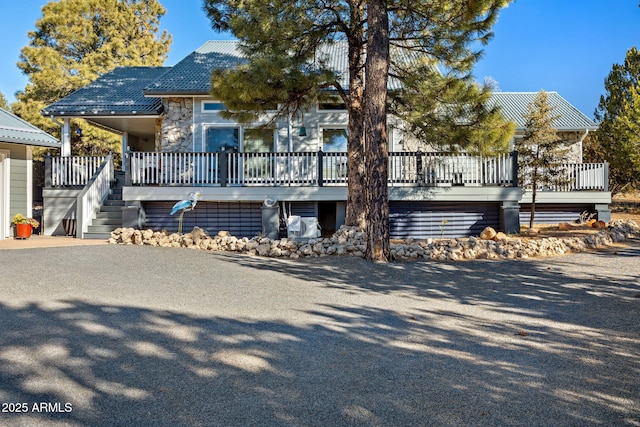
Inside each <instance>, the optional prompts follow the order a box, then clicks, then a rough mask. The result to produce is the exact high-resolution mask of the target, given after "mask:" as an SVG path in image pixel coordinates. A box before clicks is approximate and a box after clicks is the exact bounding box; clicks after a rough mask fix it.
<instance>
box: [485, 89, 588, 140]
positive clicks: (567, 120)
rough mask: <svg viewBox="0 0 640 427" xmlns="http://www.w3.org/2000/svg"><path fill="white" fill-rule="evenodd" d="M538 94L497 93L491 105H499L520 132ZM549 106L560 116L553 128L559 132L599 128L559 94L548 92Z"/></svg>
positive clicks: (493, 95) (494, 94) (493, 96)
mask: <svg viewBox="0 0 640 427" xmlns="http://www.w3.org/2000/svg"><path fill="white" fill-rule="evenodd" d="M536 95H537V92H495V93H493V94H492V95H491V100H490V101H489V102H490V104H491V105H492V106H493V105H496V104H497V105H499V106H500V107H501V108H502V114H504V116H505V118H506V119H508V120H509V119H510V120H513V121H514V122H516V123H517V125H518V130H523V129H524V128H525V123H526V120H525V118H524V114H526V113H527V111H528V105H529V104H531V103H533V101H534V99H535V97H536ZM547 95H548V101H549V104H550V105H551V106H552V107H555V109H554V110H553V113H554V114H558V115H560V118H559V119H558V120H556V121H555V122H554V124H553V126H554V127H555V128H556V129H558V130H563V131H570V130H587V129H588V130H595V129H597V128H598V126H597V125H596V124H595V122H594V121H593V120H591V119H590V118H588V117H587V116H586V115H584V114H583V113H582V112H581V111H580V110H578V109H577V108H576V107H574V106H573V105H571V104H570V103H569V102H568V101H567V100H566V99H564V98H563V97H561V96H560V95H559V94H558V93H557V92H547Z"/></svg>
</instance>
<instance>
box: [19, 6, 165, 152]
mask: <svg viewBox="0 0 640 427" xmlns="http://www.w3.org/2000/svg"><path fill="white" fill-rule="evenodd" d="M164 13H165V10H164V8H163V7H162V6H161V4H160V3H159V2H158V1H157V0H59V1H51V2H49V3H47V4H46V5H45V6H44V7H43V8H42V17H41V18H40V19H39V20H38V21H37V22H36V24H35V30H34V31H31V32H29V39H30V42H29V45H28V46H25V47H24V48H23V49H22V51H21V54H20V61H19V62H18V64H17V65H18V67H19V68H20V69H21V70H22V72H23V73H24V74H26V75H27V76H28V77H29V83H28V84H27V86H26V88H25V89H24V91H21V92H18V94H17V100H18V102H17V103H15V104H14V105H13V107H14V111H15V113H16V114H17V115H19V116H20V117H22V118H24V119H25V120H27V121H29V122H30V123H33V124H34V125H36V126H38V127H40V128H41V129H43V130H45V131H46V132H49V133H51V134H52V135H58V136H59V135H60V127H59V126H58V125H57V124H55V123H54V122H52V121H51V120H49V119H48V118H45V117H42V116H41V115H40V111H41V110H42V109H43V108H44V107H45V106H47V105H49V104H51V103H53V102H55V101H58V100H59V99H61V98H63V97H65V96H67V95H68V94H70V93H71V92H73V91H74V90H77V89H79V88H81V87H83V86H85V85H87V84H88V83H90V82H91V81H93V80H95V79H96V78H98V77H99V76H101V75H103V74H105V73H107V72H109V71H111V70H112V69H113V68H115V67H118V66H131V65H150V66H151V65H162V63H163V62H164V60H165V59H166V57H167V54H168V51H169V46H170V44H171V37H170V36H169V35H168V34H167V33H166V32H163V33H162V34H159V21H160V18H161V17H162V16H163V15H164ZM72 124H73V125H72V128H73V129H72V132H71V136H72V138H71V146H72V148H71V149H72V153H73V154H74V155H96V154H105V153H107V152H109V151H113V152H114V153H119V152H120V139H119V138H118V137H117V136H115V135H114V134H113V133H110V132H105V131H102V130H98V129H96V128H91V127H90V125H88V124H87V123H86V122H85V121H84V120H73V121H72ZM78 129H80V130H78Z"/></svg>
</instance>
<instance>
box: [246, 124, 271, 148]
mask: <svg viewBox="0 0 640 427" xmlns="http://www.w3.org/2000/svg"><path fill="white" fill-rule="evenodd" d="M243 143H244V144H243V145H244V148H243V150H244V151H245V152H247V153H269V152H272V151H273V146H274V134H273V129H269V128H254V129H245V130H244V141H243Z"/></svg>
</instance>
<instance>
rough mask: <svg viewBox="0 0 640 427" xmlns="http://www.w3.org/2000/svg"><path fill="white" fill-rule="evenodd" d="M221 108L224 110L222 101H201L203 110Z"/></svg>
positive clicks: (220, 109) (208, 110) (217, 109)
mask: <svg viewBox="0 0 640 427" xmlns="http://www.w3.org/2000/svg"><path fill="white" fill-rule="evenodd" d="M222 110H226V108H225V106H224V104H223V103H222V102H213V101H202V111H204V112H211V111H222Z"/></svg>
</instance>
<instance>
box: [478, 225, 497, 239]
mask: <svg viewBox="0 0 640 427" xmlns="http://www.w3.org/2000/svg"><path fill="white" fill-rule="evenodd" d="M496 234H497V233H496V230H494V229H493V228H492V227H487V228H485V229H484V230H482V233H480V238H481V239H482V240H493V238H494V237H496Z"/></svg>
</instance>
